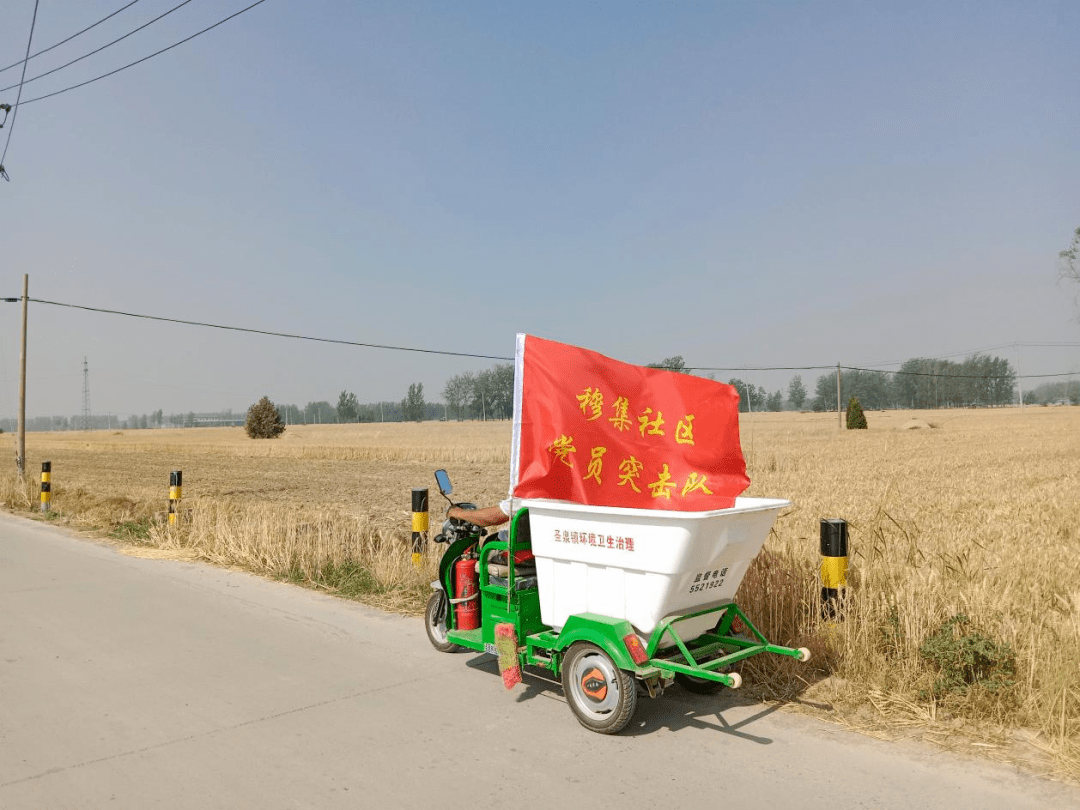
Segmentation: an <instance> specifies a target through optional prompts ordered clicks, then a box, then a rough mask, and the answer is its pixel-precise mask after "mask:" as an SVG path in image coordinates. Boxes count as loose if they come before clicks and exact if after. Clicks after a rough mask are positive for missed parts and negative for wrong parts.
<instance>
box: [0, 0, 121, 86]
mask: <svg viewBox="0 0 1080 810" xmlns="http://www.w3.org/2000/svg"><path fill="white" fill-rule="evenodd" d="M138 2H139V0H131V2H130V3H128V4H127V5H126V6H121V7H120V8H118V9H117V10H116V11H114V12H113V13H112V14H109V15H106V16H105V17H102V18H101V19H100V20H98V21H97V22H96V23H94V24H92V25H88V26H86V28H84V29H83V30H82V31H76V32H75V33H74V34H72V35H71V36H70V37H68V38H67V39H62V40H60V41H59V42H57V43H56V44H55V45H50V46H49V47H48V48H44V49H43V50H40V51H38V52H37V53H35V54H34V55H33V56H28V57H27V58H26V59H24V60H22V61H21V62H12V63H11V64H10V65H8V66H7V67H5V68H0V73H4V72H5V71H8V70H11V69H12V68H13V67H18V66H19V65H21V64H23V62H26V61H28V60H30V59H37V57H39V56H41V55H42V54H43V53H48V52H49V51H51V50H52V49H53V48H59V47H60V46H61V45H63V44H64V43H65V42H71V40H73V39H75V37H77V36H79V35H80V34H85V33H86V32H87V31H89V30H90V29H91V28H96V27H97V26H99V25H101V24H102V23H103V22H105V21H106V20H108V19H111V18H112V17H115V16H116V15H117V14H119V13H120V12H121V11H123V10H124V9H126V8H131V7H132V6H133V5H135V4H136V3H138Z"/></svg>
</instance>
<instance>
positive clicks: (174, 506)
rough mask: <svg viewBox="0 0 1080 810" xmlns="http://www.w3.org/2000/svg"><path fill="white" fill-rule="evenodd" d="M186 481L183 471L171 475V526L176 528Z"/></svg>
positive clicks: (173, 472) (176, 471)
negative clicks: (183, 485) (182, 491)
mask: <svg viewBox="0 0 1080 810" xmlns="http://www.w3.org/2000/svg"><path fill="white" fill-rule="evenodd" d="M183 481H184V472H183V470H173V471H172V472H171V473H169V525H170V526H175V525H176V521H177V520H179V518H178V516H177V513H178V510H179V507H180V495H181V489H182V488H183V487H182V484H183Z"/></svg>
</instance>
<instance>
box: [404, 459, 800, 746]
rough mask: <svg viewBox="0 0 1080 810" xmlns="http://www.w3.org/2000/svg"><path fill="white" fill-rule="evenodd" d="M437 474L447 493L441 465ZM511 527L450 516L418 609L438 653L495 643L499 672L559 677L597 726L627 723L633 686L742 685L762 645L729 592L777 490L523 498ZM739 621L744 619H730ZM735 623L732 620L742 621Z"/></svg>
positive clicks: (767, 522) (652, 692)
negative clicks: (687, 496)
mask: <svg viewBox="0 0 1080 810" xmlns="http://www.w3.org/2000/svg"><path fill="white" fill-rule="evenodd" d="M435 479H436V481H437V483H438V486H439V491H440V492H441V493H442V494H443V496H444V497H445V498H446V499H447V501H449V502H450V504H451V506H458V507H462V508H466V509H468V508H475V505H473V504H468V503H454V502H453V501H451V500H450V497H449V496H450V495H451V494H452V493H453V487H452V486H451V484H450V479H449V476H448V475H447V473H446V471H445V470H438V471H437V472H436V473H435ZM514 504H515V507H517V508H516V509H515V511H514V514H513V516H512V518H511V519H510V525H509V529H508V530H506V531H501V532H498V533H497V534H491V535H488V536H486V537H484V536H482V535H483V531H482V530H481V529H479V528H478V527H477V526H474V525H472V524H470V523H467V522H465V521H460V520H453V519H447V520H446V521H445V522H444V524H443V526H442V531H441V532H440V533H439V534H438V535H437V536H436V537H435V538H434V540H435V541H436V542H438V543H445V544H447V548H446V551H445V552H444V553H443V555H442V557H441V560H440V563H439V578H438V579H437V580H436V581H435V582H433V583H432V588H433V589H434V593H433V594H432V596H431V599H430V600H429V601H428V605H427V610H426V612H425V626H426V629H427V634H428V638H429V640H430V641H431V643H432V645H433V646H434V647H435V648H436V649H437V650H440V651H443V652H455V651H459V650H474V651H477V652H486V653H491V654H493V655H498V656H499V668H500V671H502V674H503V680H504V682H505V683H506V684H507V685H508V686H510V685H512V684H513V683H515V682H516V681H519V680H520V673H521V671H522V669H523V668H524V667H527V666H531V667H537V668H540V669H543V670H546V671H548V672H549V673H550V674H551V676H552V677H554V678H561V681H562V685H563V689H564V690H565V693H566V699H567V702H568V703H569V704H570V708H571V710H572V711H573V713H574V715H575V716H576V717H577V719H578V721H579V722H580V723H581V724H582V725H583V726H585V727H586V728H588V729H590V730H592V731H596V732H599V733H601V734H614V733H617V732H619V731H621V730H622V729H623V728H625V727H626V725H627V724H628V723H629V722H630V720H631V718H632V717H633V715H634V710H635V708H636V706H637V699H638V696H639V695H647V696H649V697H657V696H658V695H660V694H662V693H663V691H664V690H665V689H667V688H668V687H670V686H671V685H672V683H678V684H680V685H681V686H683V687H684V688H685V689H688V690H689V691H692V692H695V693H698V694H712V693H715V692H718V691H720V690H721V689H723V688H724V687H729V688H737V687H738V686H740V685H741V684H742V679H741V677H740V675H739V673H738V672H735V671H732V667H733V666H734V665H735V664H737V663H738V662H740V661H742V660H744V659H747V658H750V657H751V656H754V655H759V654H761V653H765V652H768V653H774V654H776V655H783V656H789V657H791V658H795V659H797V660H799V661H807V660H809V658H810V653H809V651H808V650H806V649H805V648H799V649H794V648H791V647H783V646H780V645H777V644H770V643H769V642H768V640H767V639H766V638H765V637H764V636H763V635H762V633H761V632H760V631H759V630H758V629H757V628H756V627H755V626H754V625H753V623H752V622H751V621H750V619H748V618H747V617H746V616H745V615H744V614H743V612H742V611H741V610H740V609H739V608H738V606H737V605H736V604H735V603H734V601H733V599H734V596H735V591H736V590H737V589H738V587H739V583H740V582H741V581H742V578H743V575H744V574H745V573H746V570H747V568H748V567H749V565H750V563H751V562H752V561H753V558H754V557H755V556H756V555H757V553H758V551H760V549H761V546H762V544H763V543H764V541H765V539H766V537H767V536H768V534H769V531H770V529H771V528H772V525H773V522H774V521H775V519H776V516H777V514H778V513H779V511H780V510H781V509H783V508H784V507H786V506H789V505H790V503H789V502H788V501H785V500H777V499H764V498H737V499H736V502H735V506H734V507H733V508H731V509H719V510H713V511H709V512H671V511H662V510H651V509H629V508H621V507H601V506H586V505H583V504H577V503H571V502H568V501H558V500H550V499H526V500H518V501H515V502H514ZM736 622H738V624H736ZM736 631H738V632H736Z"/></svg>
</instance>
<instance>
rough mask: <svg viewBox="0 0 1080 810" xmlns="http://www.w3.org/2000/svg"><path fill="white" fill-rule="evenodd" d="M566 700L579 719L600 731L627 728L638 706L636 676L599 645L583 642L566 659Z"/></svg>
mask: <svg viewBox="0 0 1080 810" xmlns="http://www.w3.org/2000/svg"><path fill="white" fill-rule="evenodd" d="M562 682H563V689H564V690H565V691H566V702H567V703H569V704H570V710H571V711H572V712H573V713H574V716H575V717H577V719H578V722H579V723H581V725H583V726H585V728H587V729H589V730H590V731H595V732H597V733H599V734H616V733H618V732H620V731H622V730H623V729H624V728H626V725H627V724H628V723H629V722H630V719H631V718H632V717H633V716H634V709H636V708H637V690H636V689H635V688H634V682H633V678H632V677H631V676H630V675H628V674H627V673H626V672H623V671H622V670H621V669H619V668H618V667H617V666H615V662H614V661H612V660H611V656H609V655H608V654H607V653H606V652H604V651H603V650H602V649H600V648H599V647H597V646H596V645H595V644H589V643H588V642H584V641H579V642H578V643H577V644H574V645H573V646H572V647H570V650H569V652H568V653H567V654H566V656H565V657H564V658H563V665H562Z"/></svg>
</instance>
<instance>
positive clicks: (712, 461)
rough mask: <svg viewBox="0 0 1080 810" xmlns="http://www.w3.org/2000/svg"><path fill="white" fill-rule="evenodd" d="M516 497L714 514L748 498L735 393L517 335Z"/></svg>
mask: <svg viewBox="0 0 1080 810" xmlns="http://www.w3.org/2000/svg"><path fill="white" fill-rule="evenodd" d="M516 366H517V368H516V379H515V386H516V389H515V392H514V442H513V449H512V458H511V478H512V480H511V493H512V494H513V496H514V497H515V498H556V499H560V500H567V501H574V502H576V503H584V504H592V505H594V506H626V507H635V508H639V509H670V510H675V511H693V512H698V511H708V510H712V509H727V508H730V507H732V506H734V505H735V496H737V495H738V494H739V493H741V492H742V491H743V490H745V489H746V487H747V486H749V484H750V479H749V478H747V477H746V462H745V461H744V460H743V455H742V448H741V446H740V444H739V395H738V393H737V392H736V391H735V389H734V388H732V387H731V386H730V385H724V384H723V383H718V382H713V381H712V380H706V379H703V378H701V377H694V376H691V375H689V374H680V373H678V372H674V371H666V370H662V369H653V368H645V367H643V366H634V365H630V364H629V363H621V362H619V361H618V360H612V359H610V358H608V357H604V356H603V355H602V354H597V353H596V352H592V351H589V350H587V349H580V348H578V347H576V346H568V345H566V344H564V343H555V342H554V341H550V340H544V339H542V338H538V337H533V336H532V335H518V346H517V358H516Z"/></svg>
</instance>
